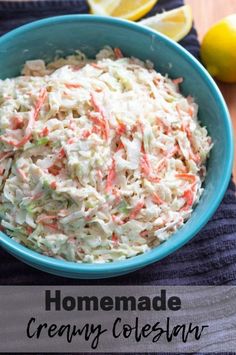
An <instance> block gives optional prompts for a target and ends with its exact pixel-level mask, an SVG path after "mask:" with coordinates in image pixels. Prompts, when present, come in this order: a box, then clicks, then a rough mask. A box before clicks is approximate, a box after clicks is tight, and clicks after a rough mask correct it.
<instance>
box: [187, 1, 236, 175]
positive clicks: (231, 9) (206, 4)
mask: <svg viewBox="0 0 236 355" xmlns="http://www.w3.org/2000/svg"><path fill="white" fill-rule="evenodd" d="M185 2H186V4H189V5H191V7H192V10H193V16H194V21H195V26H196V28H197V31H198V34H199V39H200V40H202V38H203V36H204V34H205V33H206V32H207V30H208V29H209V27H210V26H211V25H212V24H213V23H215V22H217V21H218V20H220V19H222V18H223V17H225V16H227V15H230V14H232V13H236V0H185ZM217 84H218V85H219V87H220V89H221V91H222V93H223V95H224V98H225V100H226V103H227V105H228V108H229V111H230V114H231V118H232V122H233V126H234V136H235V138H236V84H223V83H217ZM233 173H234V181H235V182H236V147H235V159H234V171H233Z"/></svg>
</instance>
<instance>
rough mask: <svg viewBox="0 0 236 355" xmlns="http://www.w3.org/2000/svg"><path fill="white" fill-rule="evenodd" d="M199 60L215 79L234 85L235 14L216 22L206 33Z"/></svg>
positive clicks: (235, 78)
mask: <svg viewBox="0 0 236 355" xmlns="http://www.w3.org/2000/svg"><path fill="white" fill-rule="evenodd" d="M201 59H202V62H203V64H204V65H205V66H206V68H207V70H208V71H209V73H210V74H211V75H212V76H214V77H215V78H216V79H219V80H221V81H223V82H225V83H236V14H233V15H230V16H228V17H226V18H224V19H223V20H221V21H219V22H217V23H216V24H215V25H213V27H211V28H210V30H209V31H208V32H207V33H206V35H205V37H204V38H203V42H202V46H201Z"/></svg>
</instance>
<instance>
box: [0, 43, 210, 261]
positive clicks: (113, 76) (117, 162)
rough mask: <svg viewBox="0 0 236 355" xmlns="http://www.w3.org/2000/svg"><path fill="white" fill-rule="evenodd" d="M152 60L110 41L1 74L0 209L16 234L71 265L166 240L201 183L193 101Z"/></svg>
mask: <svg viewBox="0 0 236 355" xmlns="http://www.w3.org/2000/svg"><path fill="white" fill-rule="evenodd" d="M182 81H183V78H175V79H170V78H168V76H167V75H166V76H163V75H161V74H160V73H158V72H157V71H155V70H154V68H153V65H152V63H151V62H149V61H146V62H143V61H140V60H139V59H136V58H125V57H123V54H122V52H121V50H120V49H118V48H115V49H111V48H110V47H105V48H104V49H102V50H101V51H100V52H99V53H98V54H97V56H96V59H94V60H91V59H88V58H86V56H85V55H84V54H83V53H81V52H79V51H77V52H76V53H75V54H74V55H71V56H68V57H66V58H59V59H56V60H55V61H54V62H52V63H50V64H48V65H46V64H45V62H44V61H43V60H33V61H28V62H26V63H25V66H24V68H23V71H22V75H21V76H20V77H16V78H13V79H6V80H0V151H1V153H0V188H1V191H0V199H1V205H0V217H1V225H2V228H3V230H5V231H6V232H7V234H8V235H9V236H11V237H12V238H14V239H15V240H16V241H17V242H19V243H22V244H23V245H25V246H27V247H29V248H31V249H33V250H35V251H37V252H40V253H43V254H45V255H48V256H52V257H56V258H59V259H65V260H69V261H74V262H89V263H105V262H110V261H116V260H123V259H125V258H129V257H132V256H135V255H137V254H140V253H144V252H147V251H148V250H150V249H151V248H153V247H155V246H157V245H159V244H160V243H162V242H164V241H165V240H167V239H168V238H169V237H170V235H171V234H172V233H174V232H175V231H176V230H177V229H179V228H180V227H181V226H182V225H183V224H184V222H185V221H187V220H188V219H189V217H190V216H191V213H192V210H193V208H194V206H195V205H196V204H197V203H198V201H199V198H200V196H201V194H202V192H203V188H202V183H203V181H204V178H205V175H206V167H205V164H206V160H207V157H208V155H209V152H210V149H211V147H212V141H211V138H210V137H209V136H208V133H207V130H206V128H205V127H201V126H200V124H199V122H198V106H197V104H196V103H195V102H194V100H193V98H192V97H190V96H188V97H184V96H183V95H182V94H181V93H180V91H179V84H180V83H181V82H182Z"/></svg>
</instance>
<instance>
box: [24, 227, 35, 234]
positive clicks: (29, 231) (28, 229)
mask: <svg viewBox="0 0 236 355" xmlns="http://www.w3.org/2000/svg"><path fill="white" fill-rule="evenodd" d="M25 229H26V231H27V233H28V234H31V233H33V231H34V230H33V228H32V227H30V226H26V228H25Z"/></svg>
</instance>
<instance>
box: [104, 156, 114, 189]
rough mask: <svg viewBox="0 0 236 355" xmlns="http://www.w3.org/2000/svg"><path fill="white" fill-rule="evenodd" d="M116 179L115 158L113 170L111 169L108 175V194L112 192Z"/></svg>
mask: <svg viewBox="0 0 236 355" xmlns="http://www.w3.org/2000/svg"><path fill="white" fill-rule="evenodd" d="M115 178H116V170H115V160H114V158H113V159H112V165H111V168H110V170H109V172H108V175H107V182H106V191H107V192H108V191H110V189H111V187H112V185H113V183H114V180H115Z"/></svg>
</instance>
